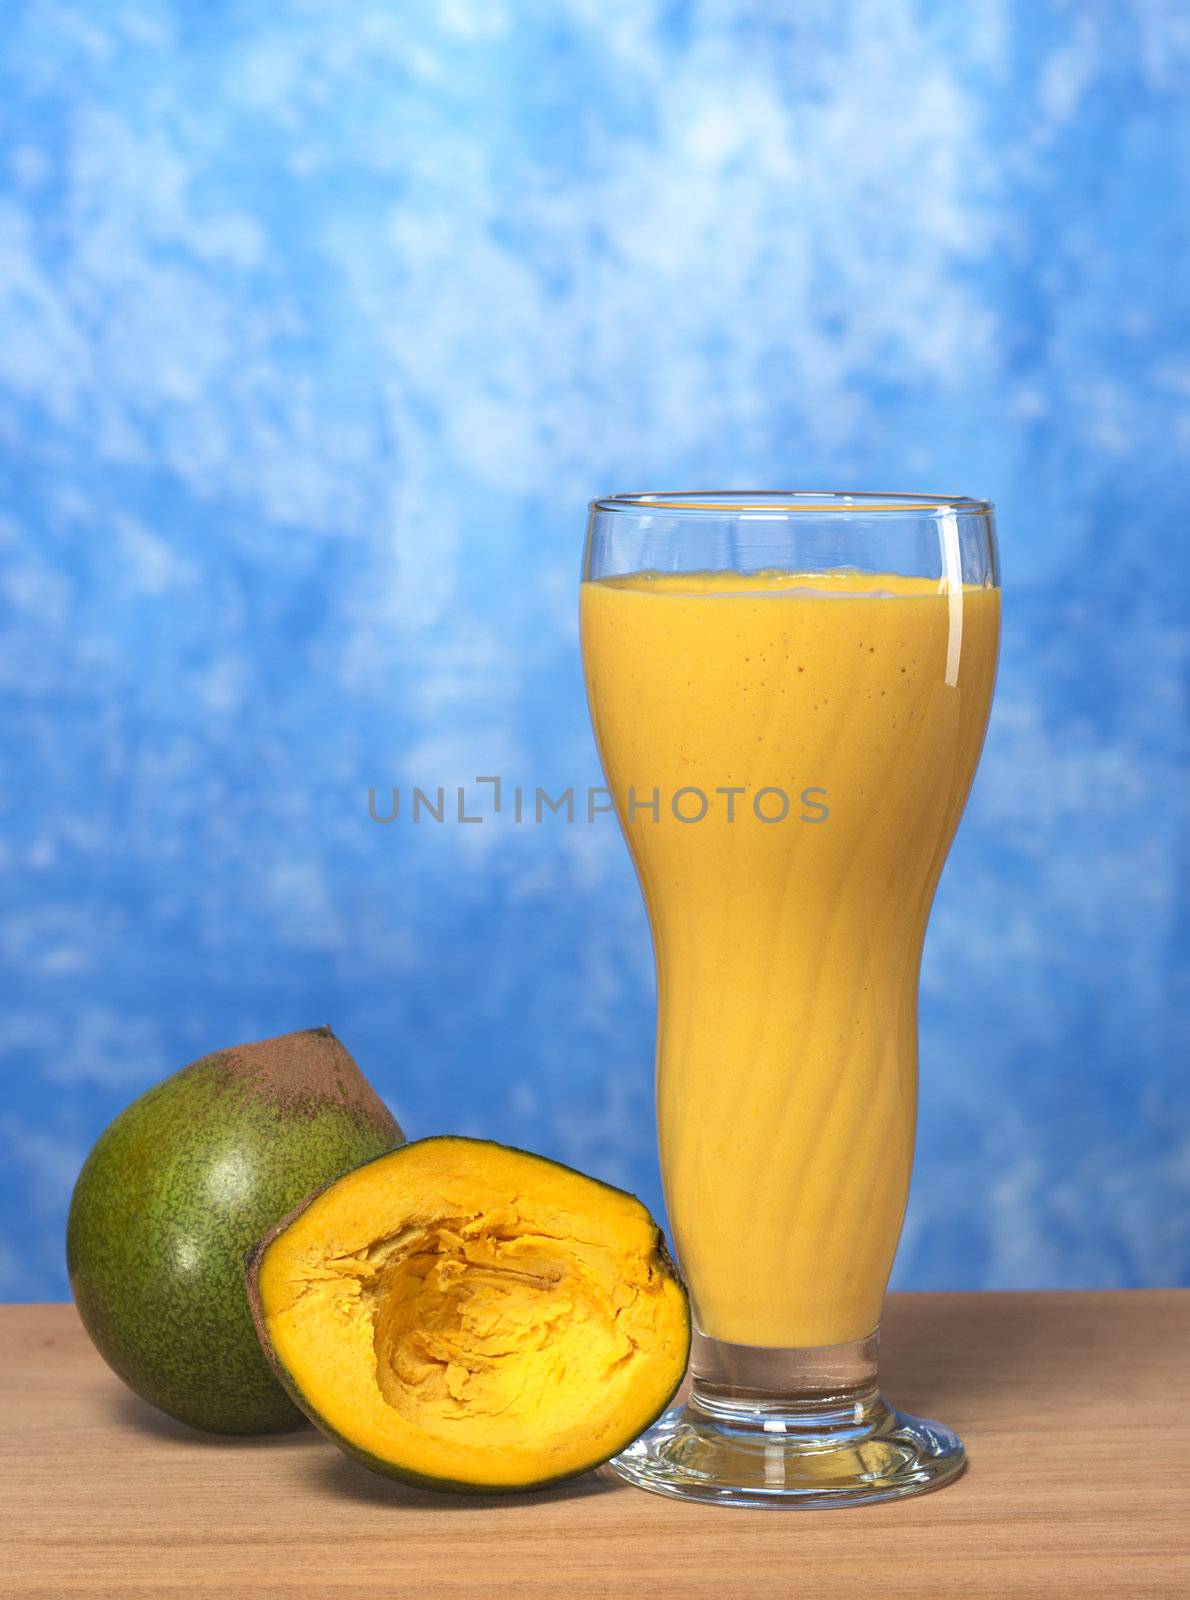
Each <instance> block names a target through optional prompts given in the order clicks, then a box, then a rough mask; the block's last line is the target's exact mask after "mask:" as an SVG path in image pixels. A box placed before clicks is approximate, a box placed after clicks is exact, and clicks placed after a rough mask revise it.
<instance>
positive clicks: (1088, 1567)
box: [0, 1290, 1190, 1600]
mask: <svg viewBox="0 0 1190 1600" xmlns="http://www.w3.org/2000/svg"><path fill="white" fill-rule="evenodd" d="M883 1371H884V1377H885V1386H886V1388H887V1390H888V1392H889V1393H890V1394H892V1395H893V1396H895V1398H896V1400H897V1401H898V1403H900V1404H901V1405H903V1406H906V1407H909V1408H910V1409H912V1410H914V1411H921V1412H925V1413H926V1414H927V1415H936V1416H939V1417H942V1418H944V1419H945V1420H946V1421H947V1422H949V1423H952V1424H953V1425H954V1426H956V1427H957V1428H958V1429H959V1430H960V1432H961V1433H962V1434H963V1436H964V1438H965V1439H966V1441H967V1445H968V1449H969V1451H970V1454H971V1466H970V1467H969V1469H968V1471H967V1472H966V1474H965V1475H964V1476H963V1477H962V1478H961V1479H960V1480H959V1481H958V1482H957V1483H955V1484H953V1485H951V1486H950V1487H948V1488H946V1489H942V1490H940V1491H939V1492H937V1493H935V1494H931V1495H925V1496H922V1497H921V1498H920V1499H916V1500H909V1501H905V1502H902V1503H900V1504H893V1505H876V1506H865V1507H861V1508H857V1509H852V1510H846V1511H805V1512H785V1513H782V1512H773V1511H731V1510H725V1509H722V1508H719V1507H703V1506H694V1505H683V1504H676V1503H674V1502H672V1501H668V1500H663V1499H659V1498H658V1497H656V1496H655V1495H649V1494H644V1493H641V1492H640V1491H639V1490H635V1489H630V1488H626V1487H624V1486H622V1485H620V1484H618V1483H616V1482H614V1481H613V1482H607V1481H605V1480H604V1478H603V1477H602V1475H598V1474H597V1475H592V1476H589V1477H587V1478H584V1479H579V1480H577V1481H576V1482H575V1483H573V1484H571V1485H569V1486H566V1487H563V1488H560V1489H557V1490H554V1491H551V1492H548V1493H542V1494H535V1495H530V1496H519V1497H518V1496H508V1497H505V1498H497V1497H485V1498H482V1499H471V1500H468V1499H460V1498H455V1497H453V1496H446V1495H432V1494H426V1493H423V1492H421V1491H419V1490H415V1489H406V1488H403V1487H402V1486H401V1485H399V1484H396V1483H390V1482H389V1481H387V1480H386V1479H382V1478H378V1477H374V1476H373V1475H371V1474H370V1473H368V1472H367V1471H365V1470H364V1469H363V1468H362V1467H358V1466H356V1465H355V1464H354V1463H352V1462H350V1461H348V1460H347V1458H346V1457H344V1456H342V1455H340V1453H339V1452H338V1451H337V1450H336V1449H335V1447H334V1446H333V1445H331V1444H330V1443H328V1442H327V1441H326V1440H325V1439H323V1438H322V1437H321V1436H320V1435H319V1434H317V1433H315V1432H314V1430H313V1429H307V1430H304V1431H302V1432H299V1433H295V1434H288V1435H281V1436H276V1437H273V1438H270V1439H251V1440H219V1439H211V1438H207V1437H205V1436H204V1435H201V1434H197V1433H194V1432H192V1431H191V1430H190V1429H189V1428H186V1427H183V1426H182V1425H181V1424H180V1423H175V1422H171V1421H170V1420H169V1419H168V1418H165V1417H162V1416H160V1415H159V1414H158V1413H157V1412H155V1411H153V1410H151V1409H150V1408H149V1407H148V1406H146V1405H144V1404H143V1403H142V1402H141V1401H139V1400H137V1399H136V1398H135V1397H134V1396H133V1395H131V1394H129V1393H128V1392H127V1391H126V1390H125V1389H124V1388H123V1387H122V1385H121V1384H120V1383H119V1382H118V1380H117V1379H116V1378H114V1377H113V1376H112V1375H111V1374H110V1373H109V1372H108V1370H107V1368H106V1367H105V1366H104V1365H103V1363H102V1362H101V1361H100V1359H99V1357H98V1356H97V1355H96V1354H95V1353H94V1351H93V1350H92V1348H91V1346H90V1344H89V1343H88V1341H87V1338H86V1336H85V1335H84V1334H83V1332H82V1330H81V1328H80V1327H79V1324H78V1321H77V1319H76V1317H75V1314H74V1310H73V1308H72V1307H70V1306H56V1305H55V1306H7V1307H3V1308H0V1473H2V1474H3V1481H2V1483H0V1595H4V1596H19V1597H21V1600H49V1597H57V1596H74V1595H80V1596H91V1597H94V1596H111V1597H113V1600H136V1597H139V1596H146V1597H149V1596H151V1597H153V1600H158V1597H168V1596H186V1597H188V1600H200V1597H206V1596H217V1597H219V1600H256V1597H259V1596H273V1597H281V1596H286V1597H310V1600H313V1597H319V1600H322V1597H333V1596H344V1597H345V1596H353V1597H359V1600H364V1597H371V1596H375V1597H377V1600H379V1597H381V1596H389V1595H399V1596H414V1597H416V1596H423V1595H424V1596H431V1595H434V1596H437V1595H441V1596H450V1597H452V1600H461V1597H465V1600H512V1597H514V1596H515V1597H520V1596H533V1597H546V1596H549V1597H553V1596H557V1597H560V1600H586V1597H594V1596H598V1597H600V1600H602V1597H605V1596H607V1597H614V1600H619V1597H621V1596H625V1597H628V1596H637V1595H640V1596H648V1597H650V1600H663V1597H668V1596H674V1597H679V1596H680V1597H682V1600H694V1597H703V1596H707V1597H709V1596H716V1597H724V1600H737V1597H738V1600H753V1597H756V1600H765V1597H767V1596H770V1595H771V1596H780V1597H789V1596H797V1597H801V1596H805V1597H807V1600H811V1597H813V1600H817V1597H819V1596H835V1595H838V1596H840V1597H842V1596H847V1597H848V1600H856V1597H861V1596H863V1597H868V1596H870V1597H872V1600H885V1597H890V1600H897V1597H901V1596H904V1597H905V1600H926V1597H930V1596H938V1597H942V1596H946V1597H947V1600H952V1597H954V1596H959V1595H962V1596H968V1595H986V1596H994V1597H996V1600H1016V1597H1025V1596H1030V1597H1031V1596H1045V1597H1047V1600H1049V1597H1062V1596H1072V1597H1073V1596H1078V1600H1095V1597H1100V1596H1102V1597H1104V1600H1107V1597H1109V1596H1110V1597H1112V1600H1115V1597H1117V1596H1121V1595H1125V1596H1145V1597H1148V1596H1154V1597H1156V1596H1167V1595H1168V1596H1177V1597H1179V1600H1185V1597H1186V1596H1190V1291H1164V1290H1161V1291H1156V1290H1154V1291H1143V1292H1134V1293H1123V1294H904V1295H893V1296H892V1297H891V1299H890V1302H889V1306H888V1311H887V1315H886V1318H885V1335H884V1360H883Z"/></svg>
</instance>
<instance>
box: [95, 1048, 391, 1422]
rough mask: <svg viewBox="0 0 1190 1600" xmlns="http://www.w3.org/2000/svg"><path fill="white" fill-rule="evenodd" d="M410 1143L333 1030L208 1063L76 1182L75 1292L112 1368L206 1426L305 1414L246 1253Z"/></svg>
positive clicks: (138, 1113) (142, 1109)
mask: <svg viewBox="0 0 1190 1600" xmlns="http://www.w3.org/2000/svg"><path fill="white" fill-rule="evenodd" d="M402 1142H403V1135H402V1133H401V1130H400V1128H399V1127H398V1126H397V1124H396V1122H395V1121H394V1120H393V1118H392V1116H391V1115H390V1113H389V1112H388V1110H387V1109H386V1108H385V1107H384V1105H383V1104H382V1103H381V1101H380V1100H379V1098H378V1097H377V1096H376V1094H375V1093H374V1091H373V1090H372V1089H371V1087H370V1086H369V1084H368V1082H367V1080H366V1079H365V1078H364V1076H363V1074H362V1073H361V1072H360V1070H359V1068H358V1067H357V1066H356V1064H355V1062H354V1061H353V1060H352V1057H351V1055H350V1054H349V1052H348V1051H347V1050H346V1049H345V1048H344V1047H343V1046H342V1045H341V1044H340V1043H339V1041H338V1040H337V1039H336V1038H335V1036H334V1035H333V1034H332V1033H331V1031H330V1029H329V1028H311V1029H307V1030H305V1031H303V1032H299V1033H292V1034H285V1035H282V1036H281V1037H280V1038H277V1039H267V1040H263V1041H261V1042H260V1043H255V1044H248V1045H239V1046H236V1047H234V1048H232V1049H230V1050H224V1051H219V1052H216V1053H215V1054H213V1055H209V1056H204V1057H203V1058H202V1059H201V1060H199V1061H195V1062H192V1063H191V1064H190V1065H189V1066H187V1067H183V1068H182V1069H181V1070H180V1071H179V1072H177V1073H175V1074H174V1075H173V1076H172V1077H170V1078H167V1079H165V1080H164V1081H163V1082H162V1083H159V1084H157V1085H155V1086H154V1087H153V1088H151V1089H149V1090H148V1091H147V1092H146V1093H145V1094H143V1095H142V1096H141V1097H140V1099H139V1100H136V1101H134V1102H133V1103H132V1105H130V1106H129V1107H128V1108H127V1109H126V1110H125V1111H124V1112H122V1113H121V1115H120V1116H119V1117H117V1118H116V1120H115V1121H114V1122H113V1123H112V1124H111V1125H110V1127H108V1128H107V1129H106V1130H105V1131H104V1133H102V1134H101V1135H100V1137H99V1139H98V1140H97V1141H96V1144H95V1146H94V1148H93V1149H92V1151H91V1153H90V1155H89V1156H88V1157H87V1160H86V1162H85V1163H84V1165H83V1169H82V1171H81V1173H80V1174H79V1178H78V1182H77V1184H76V1185H75V1190H74V1195H73V1197H72V1200H71V1207H70V1220H69V1223H68V1227H67V1261H68V1266H69V1269H70V1279H71V1288H72V1290H73V1292H74V1297H75V1302H76V1304H77V1306H78V1309H79V1314H80V1316H81V1318H82V1320H83V1324H84V1326H85V1327H86V1329H87V1332H88V1333H89V1334H90V1336H91V1338H92V1340H93V1342H94V1343H95V1346H96V1348H97V1349H98V1350H99V1353H100V1354H101V1355H102V1356H103V1357H104V1359H105V1360H106V1361H107V1363H108V1365H109V1366H111V1367H112V1369H113V1370H114V1371H115V1372H116V1373H117V1374H118V1375H119V1376H120V1377H121V1378H123V1380H124V1381H125V1382H126V1383H127V1384H128V1386H129V1387H130V1388H131V1389H133V1390H135V1391H136V1393H138V1394H139V1395H141V1396H142V1397H143V1398H144V1399H146V1400H148V1401H150V1403H152V1404H153V1405H156V1406H157V1407H159V1408H160V1409H161V1410H162V1411H165V1412H167V1413H168V1414H169V1415H170V1416H174V1417H177V1418H178V1419H179V1420H180V1421H183V1422H187V1423H190V1424H191V1425H192V1426H193V1427H197V1428H202V1429H205V1430H207V1431H210V1432H215V1433H233V1434H234V1433H266V1432H272V1431H276V1430H279V1429H284V1428H291V1427H295V1426H298V1425H299V1424H300V1423H301V1421H302V1418H301V1415H300V1413H299V1412H298V1411H296V1410H295V1408H294V1407H293V1406H292V1405H291V1404H290V1403H289V1401H288V1399H287V1398H286V1395H285V1393H284V1391H283V1390H282V1389H281V1388H280V1387H279V1386H278V1384H277V1382H276V1380H275V1379H274V1377H273V1375H272V1373H271V1371H270V1369H269V1366H268V1364H267V1362H266V1361H265V1359H264V1356H263V1354H262V1352H261V1348H260V1345H259V1343H258V1341H257V1338H256V1335H255V1332H254V1329H253V1326H252V1318H251V1315H250V1313H249V1309H248V1305H247V1302H246V1299H245V1296H244V1284H243V1268H242V1262H243V1254H244V1251H245V1249H246V1248H247V1247H248V1246H249V1245H250V1244H251V1243H252V1242H253V1240H255V1239H256V1238H258V1237H259V1235H260V1233H261V1231H262V1229H264V1228H267V1227H269V1226H271V1224H272V1222H273V1220H274V1218H276V1217H278V1216H280V1215H281V1214H282V1213H284V1212H287V1211H289V1210H291V1209H292V1207H293V1206H294V1205H295V1204H296V1203H297V1202H298V1201H300V1200H301V1198H302V1196H303V1195H305V1194H306V1193H307V1192H308V1191H309V1190H310V1189H311V1188H312V1187H313V1186H314V1185H316V1184H320V1183H323V1182H325V1181H327V1180H328V1179H330V1178H333V1177H334V1176H335V1175H336V1174H338V1173H340V1172H343V1171H345V1170H348V1169H350V1168H351V1167H353V1166H355V1165H358V1163H359V1162H360V1161H361V1160H364V1159H367V1158H368V1157H370V1156H374V1155H380V1154H383V1153H384V1152H385V1151H387V1150H390V1149H392V1148H393V1147H394V1146H396V1145H398V1144H400V1143H402Z"/></svg>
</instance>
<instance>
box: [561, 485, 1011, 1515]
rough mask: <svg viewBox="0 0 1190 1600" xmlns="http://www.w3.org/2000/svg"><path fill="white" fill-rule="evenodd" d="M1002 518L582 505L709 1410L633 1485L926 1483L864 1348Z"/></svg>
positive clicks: (982, 686) (992, 656) (585, 604)
mask: <svg viewBox="0 0 1190 1600" xmlns="http://www.w3.org/2000/svg"><path fill="white" fill-rule="evenodd" d="M998 585H999V577H998V572H997V556H996V543H995V534H994V531H993V519H992V508H991V506H990V505H988V504H987V503H985V502H983V501H979V500H968V499H959V498H949V497H944V496H939V495H901V494H896V495H891V494H888V495H886V494H880V495H877V494H833V493H832V494H810V493H791V494H779V493H771V494H770V493H764V494H760V493H756V494H743V493H736V492H734V491H732V492H725V493H720V494H713V493H699V494H652V495H613V496H611V497H610V498H608V499H605V500H596V501H594V502H593V503H592V506H591V514H590V521H589V523H588V529H587V544H586V553H585V557H584V564H583V583H582V589H581V600H580V609H581V626H582V644H583V660H584V668H585V672H586V680H587V696H588V701H589V704H590V709H591V719H592V722H593V724H594V728H595V736H596V740H597V742H598V745H599V751H600V756H601V758H602V761H603V768H604V772H605V774H606V776H607V782H608V787H609V788H610V790H611V792H612V795H613V798H614V801H615V806H616V811H617V815H618V817H619V820H620V825H621V827H622V829H623V831H624V836H625V838H626V840H627V842H628V847H629V849H630V850H631V852H632V857H633V860H634V862H635V863H636V870H637V874H638V876H639V878H640V883H641V888H642V890H643V893H644V898H645V903H646V905H647V907H648V913H649V920H650V924H651V927H652V934H653V947H654V954H655V958H656V966H657V1116H658V1133H659V1140H660V1149H661V1171H662V1178H663V1181H664V1186H665V1197H666V1204H667V1208H668V1211H669V1219H670V1226H671V1230H672V1234H673V1239H674V1243H675V1246H676V1251H677V1255H678V1259H679V1263H680V1265H681V1268H682V1271H683V1273H684V1275H685V1277H686V1280H687V1284H688V1286H689V1290H690V1296H691V1302H692V1305H693V1309H694V1322H695V1328H696V1333H695V1339H694V1346H693V1354H692V1358H691V1375H692V1387H691V1390H690V1395H689V1399H688V1401H687V1402H686V1404H685V1405H684V1406H678V1407H677V1408H675V1409H674V1410H672V1411H670V1412H668V1413H667V1414H666V1415H665V1417H663V1418H662V1420H661V1421H660V1422H659V1423H658V1424H657V1425H656V1426H655V1427H653V1428H652V1429H650V1430H649V1432H648V1433H646V1434H644V1435H643V1436H642V1437H641V1438H640V1439H639V1440H637V1442H636V1443H635V1444H634V1445H632V1446H631V1447H630V1448H629V1449H628V1450H626V1451H625V1452H624V1453H623V1454H622V1455H621V1456H620V1457H618V1458H617V1460H616V1462H615V1467H616V1469H617V1471H618V1472H619V1473H620V1475H621V1476H622V1477H624V1478H627V1479H629V1480H631V1481H632V1482H634V1483H637V1484H640V1485H641V1486H642V1487H644V1488H647V1489H653V1490H655V1491H657V1492H659V1493H662V1494H670V1495H678V1496H683V1497H690V1498H694V1499H700V1500H711V1501H718V1502H720V1503H724V1504H729V1505H751V1506H757V1505H764V1506H823V1505H844V1504H852V1503H854V1502H857V1501H864V1500H881V1499H889V1498H893V1497H897V1496H901V1495H908V1494H915V1493H918V1492H920V1491H921V1490H924V1489H930V1488H934V1487H937V1486H938V1485H939V1484H942V1483H944V1482H946V1480H947V1479H949V1478H952V1477H954V1476H955V1474H956V1473H958V1472H959V1471H961V1470H962V1466H963V1459H964V1458H963V1446H962V1444H961V1442H960V1440H959V1439H958V1437H957V1436H956V1435H955V1434H954V1433H952V1432H951V1431H950V1430H949V1429H948V1428H945V1427H942V1426H941V1425H940V1424H938V1423H935V1422H928V1421H925V1420H922V1419H920V1418H917V1417H910V1416H906V1415H904V1414H902V1413H900V1412H897V1411H895V1410H893V1409H892V1408H891V1407H889V1406H888V1405H887V1404H886V1403H885V1401H884V1399H883V1398H882V1397H881V1395H880V1392H879V1389H878V1387H877V1381H876V1348H877V1332H878V1324H879V1320H880V1311H881V1305H882V1302H883V1299H884V1291H885V1286H886V1284H887V1282H888V1275H889V1271H890V1269H891V1267H892V1261H893V1256H894V1254H895V1252H896V1247H897V1240H898V1237H899V1235H900V1231H901V1223H902V1220H903V1217H904V1212H905V1202H906V1199H907V1196H908V1191H909V1178H910V1172H911V1169H912V1165H913V1144H914V1127H915V1119H916V1103H917V987H918V970H919V966H920V961H921V949H922V941H923V938H924V935H925V930H926V921H927V918H928V916H929V911H930V905H931V902H932V900H933V896H934V890H935V887H936V885H937V882H938V877H939V874H940V873H941V871H942V865H943V862H944V861H945V859H946V854H947V851H948V849H949V847H950V842H951V839H952V838H953V836H954V831H955V828H956V826H957V825H958V821H959V817H960V815H961V814H962V811H963V807H964V804H965V803H966V799H967V792H968V790H969V788H970V786H971V780H972V777H973V775H974V772H975V767H976V764H977V762H978V759H979V752H980V748H981V746H982V743H983V736H984V730H985V728H986V725H987V718H988V711H989V708H990V705H991V699H992V687H993V682H994V679H995V673H996V656H997V648H998V639H999V618H1000V609H999V587H998Z"/></svg>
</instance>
